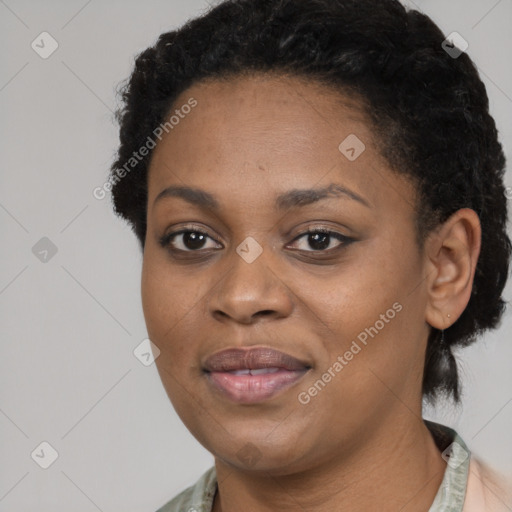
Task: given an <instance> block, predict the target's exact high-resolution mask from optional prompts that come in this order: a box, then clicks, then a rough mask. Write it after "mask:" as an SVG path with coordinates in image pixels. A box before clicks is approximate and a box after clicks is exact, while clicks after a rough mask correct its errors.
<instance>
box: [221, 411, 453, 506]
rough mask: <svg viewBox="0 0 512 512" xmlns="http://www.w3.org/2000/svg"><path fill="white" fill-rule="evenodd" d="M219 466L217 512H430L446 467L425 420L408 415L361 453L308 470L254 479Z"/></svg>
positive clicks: (375, 437) (383, 430)
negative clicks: (293, 511)
mask: <svg viewBox="0 0 512 512" xmlns="http://www.w3.org/2000/svg"><path fill="white" fill-rule="evenodd" d="M215 467H216V471H217V481H218V492H217V494H216V497H215V500H214V507H213V512H236V511H239V510H251V512H270V511H275V510H308V512H320V511H325V510H331V511H333V512H341V511H350V512H366V511H368V510H379V511H381V512H388V511H389V512H396V511H397V510H400V511H401V512H412V511H414V512H427V511H428V510H429V508H430V506H431V505H432V502H433V501H434V498H435V495H436V493H437V491H438V489H439V486H440V484H441V481H442V479H443V476H444V471H445V469H446V463H445V462H444V460H443V459H442V457H441V454H440V451H439V449H438V448H437V446H436V444H435V442H434V440H433V438H432V435H431V434H430V431H429V430H428V429H427V427H426V426H425V424H424V423H423V421H420V420H419V419H418V418H417V417H415V416H414V415H412V414H410V413H409V412H408V418H407V423H401V427H397V426H396V422H394V424H392V425H389V426H388V427H386V428H385V427H382V428H380V429H378V431H377V432H376V434H375V435H373V437H372V438H371V439H370V440H369V441H367V442H365V444H364V446H363V447H362V448H361V449H359V450H358V451H357V453H354V454H352V455H350V456H345V454H341V455H340V454H339V453H337V454H335V456H333V457H332V458H331V459H330V460H329V461H323V463H322V464H321V465H319V466H317V467H315V468H313V469H310V470H308V471H303V472H300V473H294V474H287V475H284V476H274V475H270V474H269V473H268V472H263V473H261V472H259V473H257V474H254V473H251V472H250V471H240V470H239V469H238V468H235V467H233V466H230V465H227V464H226V463H224V462H223V461H221V460H219V459H216V460H215Z"/></svg>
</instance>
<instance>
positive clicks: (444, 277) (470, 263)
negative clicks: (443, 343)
mask: <svg viewBox="0 0 512 512" xmlns="http://www.w3.org/2000/svg"><path fill="white" fill-rule="evenodd" d="M481 235H482V229H481V225H480V219H479V218H478V214H477V213H476V212H475V211H474V210H472V209H470V208H462V209H460V210H458V211H456V212H455V213H454V214H453V215H452V216H451V217H450V218H449V219H448V220H447V221H446V222H444V223H443V224H442V225H441V226H440V227H438V228H437V229H436V230H435V231H434V233H432V234H431V235H430V236H429V237H428V238H427V240H426V242H425V257H426V273H427V278H426V292H427V295H428V297H427V307H426V311H425V320H426V322H427V323H428V324H430V325H431V326H432V327H435V328H437V329H447V328H448V327H449V326H450V325H452V324H453V323H455V321H456V320H457V318H458V317H459V316H460V315H461V314H462V312H463V311H464V309H465V308H466V306H467V304H468V302H469V299H470V297H471V290H472V288H473V278H474V275H475V268H476V263H477V261H478V256H479V254H480V244H481ZM448 315H450V316H449V317H448Z"/></svg>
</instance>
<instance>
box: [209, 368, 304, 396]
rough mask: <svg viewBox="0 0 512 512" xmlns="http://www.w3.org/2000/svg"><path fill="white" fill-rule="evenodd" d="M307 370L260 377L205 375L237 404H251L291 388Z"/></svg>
mask: <svg viewBox="0 0 512 512" xmlns="http://www.w3.org/2000/svg"><path fill="white" fill-rule="evenodd" d="M307 371H308V370H306V369H304V370H285V369H282V370H279V371H277V372H275V373H264V374H262V375H234V374H233V373H230V372H210V373H207V374H206V375H207V377H208V381H209V382H210V383H211V384H212V385H213V386H214V387H215V388H216V389H218V390H220V391H221V392H222V393H223V394H224V395H225V396H227V397H228V398H229V399H231V400H232V401H234V402H237V403H244V404H251V403H257V402H262V401H264V400H268V399H269V398H272V397H274V396H275V395H276V394H277V393H279V392H280V391H282V390H283V389H287V388H289V387H291V386H293V385H294V384H295V383H296V382H298V381H299V380H300V379H302V377H303V376H304V375H305V374H306V372H307Z"/></svg>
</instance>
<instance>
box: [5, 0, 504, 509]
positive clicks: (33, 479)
mask: <svg viewBox="0 0 512 512" xmlns="http://www.w3.org/2000/svg"><path fill="white" fill-rule="evenodd" d="M408 4H409V5H411V6H413V5H415V6H416V7H417V8H419V9H421V10H423V11H424V12H426V13H427V14H429V15H430V16H431V17H432V18H433V19H434V20H435V21H436V22H437V23H438V24H439V25H440V26H441V28H442V29H443V30H444V31H445V33H446V34H450V33H451V32H453V31H457V32H458V33H460V34H461V35H462V36H463V37H464V39H465V40H467V42H468V43H469V48H468V53H470V55H471V56H472V57H473V59H474V60H475V62H476V63H477V65H478V67H479V69H480V72H481V75H482V77H483V80H484V82H485V84H486V85H487V88H488V92H489V95H490V100H491V108H492V112H493V114H494V116H495V119H496V121H497V124H498V128H499V130H500V133H501V139H502V142H503V143H504V144H505V149H506V152H507V157H508V158H509V159H511V158H512V155H511V154H510V148H511V143H510V141H511V140H512V122H511V120H512V73H511V69H510V53H511V50H512V36H511V34H512V31H511V30H510V27H511V25H512V0H499V1H498V0H471V1H470V0H450V1H449V2H447V1H444V0H430V1H427V0H425V1H422V0H416V1H415V3H414V4H413V2H408ZM207 7H208V5H207V2H206V1H205V0H166V1H163V0H146V1H144V2H142V1H140V2H135V1H133V0H131V1H126V0H125V1H121V0H112V1H105V0H103V1H100V0H89V1H85V0H68V1H64V0H61V1H57V0H51V1H50V0H47V1H44V2H36V1H29V0H5V1H4V0H0V34H1V36H0V37H1V38H2V57H1V67H0V116H1V123H2V127H3V129H2V136H1V138H0V149H1V158H2V172H1V188H0V223H1V227H2V231H1V233H2V234H1V263H2V264H1V268H0V308H1V318H0V320H1V323H0V325H1V338H0V340H1V341H0V343H1V347H2V352H1V357H0V447H1V455H0V461H1V462H0V464H1V467H0V510H1V511H9V512H26V511H28V510H36V509H37V510H38V511H39V512H50V511H52V512H59V511H73V512H94V511H98V510H100V511H103V512H119V511H121V510H122V511H123V512H132V511H133V512H135V511H137V512H153V511H155V510H156V509H157V508H158V507H159V506H160V505H162V504H163V503H164V502H165V501H167V500H168V499H170V498H171V497H172V496H174V495H175V494H176V493H177V492H179V491H180V490H182V489H183V488H184V487H185V486H187V485H190V484H191V483H193V482H195V480H196V479H197V478H198V477H199V475H200V474H201V473H202V472H203V471H205V470H206V469H207V468H208V467H210V465H211V464H212V463H213V458H212V456H211V455H210V454H209V453H208V452H207V451H205V450H204V449H203V448H202V447H201V446H200V445H199V444H198V443H197V442H196V441H195V439H194V438H193V437H192V436H191V435H190V434H189V433H188V431H187V430H186V429H185V427H184V426H183V425H182V424H181V422H180V420H179V418H178V417H177V416H176V414H175V413H174V411H173V409H172V407H171V405H170V402H169V401H168V399H167V396H166V394H165V391H164V390H163V387H162V385H161V383H160V380H159V376H158V373H157V370H156V367H155V365H154V364H152V365H149V366H145V365H144V364H143V363H142V362H141V360H139V359H138V358H137V357H136V356H135V355H134V352H133V351H134V350H135V349H136V347H137V346H138V345H139V344H140V343H141V342H142V340H144V339H145V338H146V337H147V333H146V330H145V324H144V318H143V316H142V308H141V302H140V269H141V255H140V253H139V248H138V245H137V243H136V239H135V236H134V235H133V234H132V233H131V231H130V230H129V228H128V227H127V226H126V225H125V224H123V223H122V222H121V221H120V220H118V219H117V218H116V217H115V216H114V214H113V213H112V209H111V203H110V196H107V197H106V198H105V199H103V200H98V199H95V197H94V196H93V193H92V191H93V189H94V188H95V187H98V186H101V185H103V183H104V182H105V180H106V177H107V173H108V167H109V165H110V164H111V162H112V159H113V157H114V153H115V150H116V145H117V142H118V139H117V125H115V123H114V120H113V114H112V112H113V110H114V109H115V107H116V101H117V100H116V98H115V86H116V85H117V84H118V83H119V82H120V81H121V80H123V79H125V78H126V77H127V76H128V75H129V73H130V71H131V68H132V65H133V59H134V56H135V54H136V53H138V52H140V51H141V50H143V49H144V48H146V47H147V46H148V45H150V44H153V43H154V42H155V40H156V38H157V37H158V35H159V34H160V33H162V32H164V31H168V30H171V29H173V28H175V27H177V26H179V25H181V24H182V23H183V22H184V21H185V20H186V19H188V18H190V17H192V16H195V15H197V14H199V13H200V12H202V11H203V10H204V9H206V8H207ZM42 32H47V33H48V34H43V35H41V33H42ZM57 44H58V47H57V49H56V50H55V48H54V47H55V46H56V45H57ZM53 50H54V51H53ZM52 51H53V53H52ZM507 184H508V185H510V186H512V178H511V176H510V172H509V174H508V176H507ZM511 192H512V189H511ZM509 195H510V197H511V198H512V193H510V194H509ZM505 295H506V297H507V299H508V298H509V297H510V286H508V287H507V290H506V293H505ZM511 328H512V323H511V315H510V310H507V313H506V316H505V318H504V320H503V323H502V326H501V328H500V330H498V331H496V332H494V333H492V334H489V335H487V336H486V337H485V339H484V340H482V342H481V343H479V344H478V345H476V346H474V347H471V348H469V349H466V350H465V351H463V352H462V353H461V366H462V369H463V378H464V403H463V406H462V407H461V408H459V409H458V410H455V411H454V410H452V409H451V408H448V407H442V406H441V407H439V408H438V409H437V410H436V411H432V410H427V411H426V415H427V417H429V418H431V419H438V420H439V421H443V422H445V423H446V424H449V425H451V426H453V427H455V428H456V429H457V430H458V431H459V433H460V434H461V435H462V436H463V438H464V439H465V440H466V442H467V443H468V444H469V445H470V447H471V448H472V449H473V450H474V451H475V452H476V453H477V454H480V455H482V456H484V457H485V458H486V459H487V460H488V461H489V462H490V463H492V464H493V465H495V466H496V467H498V468H501V469H502V470H504V471H512V440H511V431H512V429H511V425H512V371H511V367H512V342H511ZM141 359H142V360H143V361H144V357H141ZM41 443H44V444H41ZM46 443H48V444H46ZM44 466H48V467H47V469H44Z"/></svg>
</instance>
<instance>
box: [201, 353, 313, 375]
mask: <svg viewBox="0 0 512 512" xmlns="http://www.w3.org/2000/svg"><path fill="white" fill-rule="evenodd" d="M203 367H204V369H205V370H206V371H207V372H229V371H233V370H245V369H254V370H255V369H258V368H283V369H286V370H307V369H309V368H310V366H309V365H308V364H307V363H304V362H302V361H300V360H299V359H297V358H295V357H293V356H291V355H290V354H286V353H284V352H280V351H278V350H274V349H272V348H268V347H257V348H251V349H247V348H245V349H244V348H228V349H225V350H221V351H219V352H216V353H215V354H212V355H211V356H210V357H208V358H207V359H206V361H205V363H204V366H203Z"/></svg>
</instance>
